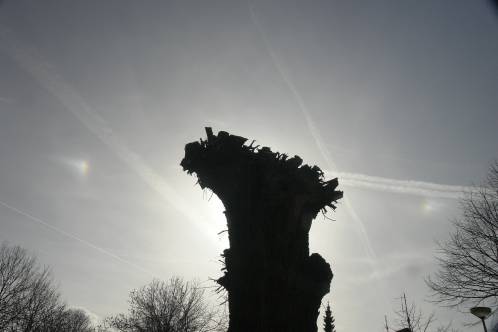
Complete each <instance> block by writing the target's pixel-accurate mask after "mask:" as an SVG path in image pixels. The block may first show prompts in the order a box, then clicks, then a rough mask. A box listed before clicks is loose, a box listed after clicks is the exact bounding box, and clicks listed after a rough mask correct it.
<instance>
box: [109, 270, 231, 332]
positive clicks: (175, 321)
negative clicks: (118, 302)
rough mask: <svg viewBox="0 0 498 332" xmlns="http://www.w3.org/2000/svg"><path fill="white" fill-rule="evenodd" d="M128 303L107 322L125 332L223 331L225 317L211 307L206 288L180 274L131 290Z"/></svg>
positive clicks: (111, 326)
mask: <svg viewBox="0 0 498 332" xmlns="http://www.w3.org/2000/svg"><path fill="white" fill-rule="evenodd" d="M129 304H130V307H129V309H128V313H127V314H119V315H117V316H113V317H109V318H107V319H106V320H105V323H104V325H105V326H106V327H110V328H113V329H116V330H118V331H122V332H142V331H158V332H161V331H172V332H176V331H181V332H214V331H222V330H224V325H223V324H224V322H223V317H220V316H219V315H218V313H217V311H216V310H214V309H213V308H210V306H209V304H208V303H207V302H206V299H205V298H204V289H202V288H200V287H199V285H198V284H197V283H196V282H185V281H183V280H182V279H181V278H179V277H174V278H171V279H170V280H169V282H164V281H160V280H153V281H152V282H151V283H149V284H148V285H145V286H144V287H142V288H140V289H136V290H133V291H131V292H130V299H129Z"/></svg>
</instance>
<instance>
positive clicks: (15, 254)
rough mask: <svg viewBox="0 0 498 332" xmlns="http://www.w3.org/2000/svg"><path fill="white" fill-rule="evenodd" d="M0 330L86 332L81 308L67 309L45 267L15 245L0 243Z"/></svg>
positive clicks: (87, 330) (88, 325)
mask: <svg viewBox="0 0 498 332" xmlns="http://www.w3.org/2000/svg"><path fill="white" fill-rule="evenodd" d="M0 331H8V332H18V331H19V332H21V331H22V332H32V331H33V332H34V331H37V332H49V331H50V332H58V331H61V332H90V331H93V329H92V328H91V324H90V320H89V318H88V316H87V315H86V314H85V313H84V312H83V311H81V310H72V309H67V307H66V305H65V304H64V303H63V302H62V301H61V300H60V295H59V292H58V291H57V288H56V287H55V286H54V284H53V281H52V277H51V275H50V272H49V270H48V269H47V268H43V267H41V266H39V265H38V263H37V262H36V259H35V258H34V257H32V256H30V255H28V254H27V252H26V250H25V249H23V248H21V247H19V246H8V245H7V244H5V243H2V245H1V246H0Z"/></svg>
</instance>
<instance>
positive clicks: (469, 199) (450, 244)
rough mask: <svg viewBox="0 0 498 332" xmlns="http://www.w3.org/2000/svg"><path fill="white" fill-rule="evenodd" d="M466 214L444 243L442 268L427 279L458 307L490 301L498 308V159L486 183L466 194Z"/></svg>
mask: <svg viewBox="0 0 498 332" xmlns="http://www.w3.org/2000/svg"><path fill="white" fill-rule="evenodd" d="M461 204H462V211H463V216H462V218H460V219H458V220H456V221H454V222H453V224H454V228H455V230H454V231H453V233H452V234H451V236H450V239H449V240H448V241H447V242H446V243H443V244H440V254H439V257H438V261H439V271H438V272H437V273H436V274H435V275H434V276H433V278H428V279H427V284H428V286H429V287H430V288H431V289H432V290H433V291H434V296H435V300H436V301H437V302H440V303H443V304H446V305H450V306H458V305H460V304H464V303H465V304H470V305H478V304H480V303H482V302H483V301H487V304H488V305H492V306H494V307H495V309H496V308H497V307H498V161H495V162H494V163H493V164H492V165H491V167H490V170H489V173H488V177H487V180H486V182H485V183H484V184H483V185H481V186H477V187H476V188H475V191H472V192H469V193H467V194H466V196H465V198H464V199H463V200H462V202H461Z"/></svg>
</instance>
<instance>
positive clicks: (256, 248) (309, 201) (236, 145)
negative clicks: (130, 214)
mask: <svg viewBox="0 0 498 332" xmlns="http://www.w3.org/2000/svg"><path fill="white" fill-rule="evenodd" d="M206 132H207V140H202V139H201V140H200V141H199V142H192V143H189V144H187V145H186V146H185V158H184V159H183V160H182V162H181V165H182V166H183V169H184V170H186V171H187V172H188V173H189V174H191V173H196V175H197V178H198V181H199V185H200V186H201V188H209V189H211V190H212V191H213V192H214V193H215V194H216V195H217V196H218V197H219V198H220V200H221V201H222V202H223V205H224V207H225V210H226V211H225V215H226V219H227V226H228V238H229V241H230V248H229V249H226V250H225V251H224V252H223V256H224V259H225V274H224V275H223V276H222V277H221V278H219V279H218V283H219V284H220V285H221V286H223V287H224V288H225V289H226V290H227V292H228V304H229V311H230V325H229V330H228V331H229V332H244V331H251V332H255V331H261V332H270V331H287V332H291V331H296V332H297V331H299V332H303V331H304V332H306V331H310V332H312V331H317V326H316V320H317V317H318V310H319V307H320V303H321V300H322V297H323V296H324V295H325V294H327V293H328V292H329V290H330V282H331V280H332V271H331V269H330V265H329V264H328V263H327V262H326V261H325V260H324V259H323V258H322V257H321V256H320V255H319V254H316V253H314V254H312V255H311V256H310V255H309V245H308V232H309V230H310V227H311V222H312V220H313V219H314V218H315V217H316V216H317V214H318V213H319V212H320V211H324V210H325V208H326V207H330V208H332V209H335V206H334V202H335V201H337V200H338V199H340V198H341V197H342V192H340V191H336V190H335V189H336V187H337V185H338V181H337V179H333V180H330V181H325V180H324V178H323V172H322V171H321V170H320V168H318V167H317V166H313V167H310V166H308V165H301V164H302V160H301V158H299V157H298V156H295V157H292V158H288V157H287V155H285V154H279V153H275V152H272V151H271V150H270V149H269V148H268V147H263V148H259V149H258V148H257V147H253V146H252V143H251V144H250V145H246V144H245V142H246V141H247V139H245V138H243V137H240V136H235V135H230V134H228V133H227V132H224V131H220V132H219V133H218V135H214V134H213V132H212V130H211V128H206Z"/></svg>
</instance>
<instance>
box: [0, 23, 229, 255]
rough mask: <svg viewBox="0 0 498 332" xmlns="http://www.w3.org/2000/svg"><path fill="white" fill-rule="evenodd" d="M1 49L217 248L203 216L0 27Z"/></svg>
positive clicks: (46, 67)
mask: <svg viewBox="0 0 498 332" xmlns="http://www.w3.org/2000/svg"><path fill="white" fill-rule="evenodd" d="M0 41H1V42H0V49H3V50H4V51H6V53H7V54H9V55H10V56H11V57H12V58H13V59H14V60H15V61H16V62H17V63H18V64H19V65H20V66H21V68H23V69H24V70H25V71H26V72H28V73H29V74H31V75H32V76H33V77H34V78H35V79H36V80H37V81H38V82H39V84H40V85H41V86H43V87H44V88H45V89H46V90H48V91H49V92H51V93H52V95H54V96H55V97H56V98H57V99H58V100H59V101H60V102H61V104H62V105H64V107H65V108H66V110H68V111H69V112H71V113H72V114H73V115H74V116H75V117H76V118H77V119H78V120H79V121H80V122H81V123H82V124H83V125H84V126H85V127H86V128H87V129H88V130H89V131H90V132H92V133H93V134H94V135H95V136H96V137H97V138H99V139H100V141H101V142H103V143H104V144H105V145H107V147H108V148H109V149H110V150H111V151H112V152H114V153H115V155H116V156H117V157H118V158H119V159H121V161H123V162H124V163H125V164H126V165H127V166H128V167H130V168H131V169H132V170H133V171H134V172H135V173H136V174H137V175H138V176H139V177H140V178H141V179H142V180H143V181H144V182H145V183H146V184H147V185H148V186H149V187H150V188H151V189H153V190H154V191H155V192H156V193H158V194H159V195H160V197H162V198H163V199H164V200H165V201H166V202H167V203H169V204H170V205H171V206H173V207H174V208H175V209H177V210H178V211H179V212H180V213H181V214H183V215H184V216H185V217H186V218H187V220H188V221H190V222H191V223H192V224H193V225H194V226H195V227H197V228H198V229H199V230H201V232H202V233H203V234H204V235H205V236H206V237H208V239H209V240H210V241H211V242H212V243H213V244H215V245H218V242H219V241H218V239H217V237H216V231H215V230H214V229H211V228H210V226H209V225H208V224H207V223H206V222H205V219H206V218H204V216H203V215H201V214H199V213H198V212H197V211H196V210H195V209H192V208H191V206H190V205H189V204H188V203H187V202H186V201H185V200H184V199H183V198H182V197H181V195H180V194H179V193H178V192H177V191H176V190H175V189H174V188H173V187H172V186H171V185H169V183H167V181H165V180H164V178H162V177H161V176H160V175H159V174H158V173H157V172H155V171H154V170H153V169H152V168H151V167H150V166H148V165H147V164H146V163H145V161H144V160H143V159H142V157H141V156H140V155H138V154H137V153H135V152H134V151H132V150H131V149H129V148H128V147H127V146H126V144H125V142H123V140H122V139H121V138H120V137H119V136H118V135H116V133H115V132H114V131H113V130H112V128H111V127H110V126H109V125H108V124H107V122H106V121H105V119H104V118H102V117H101V116H100V114H99V113H98V112H97V111H96V110H95V109H93V108H92V107H90V106H89V105H88V104H87V103H86V102H85V100H84V99H83V98H82V97H81V96H80V95H79V94H78V93H77V91H76V90H75V89H74V88H73V87H72V86H70V85H69V84H68V83H66V82H65V81H64V79H63V78H62V77H61V76H60V75H59V74H57V73H56V72H54V70H52V69H51V68H50V66H48V65H46V64H44V63H43V62H42V61H40V60H39V59H37V57H36V56H34V55H33V53H34V52H33V51H31V52H30V51H28V48H27V47H26V46H24V45H21V43H19V42H18V41H17V40H16V39H15V38H13V36H11V34H10V33H9V32H8V31H7V30H6V29H2V28H1V27H0Z"/></svg>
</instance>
